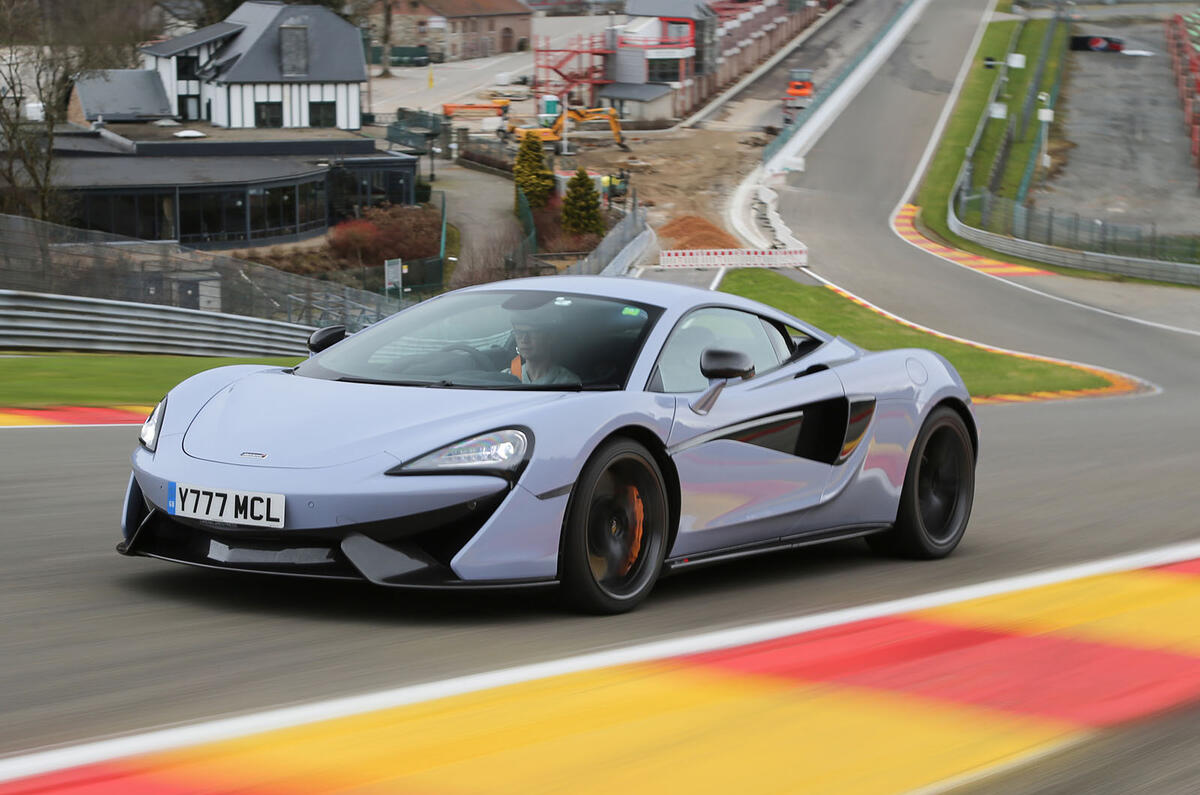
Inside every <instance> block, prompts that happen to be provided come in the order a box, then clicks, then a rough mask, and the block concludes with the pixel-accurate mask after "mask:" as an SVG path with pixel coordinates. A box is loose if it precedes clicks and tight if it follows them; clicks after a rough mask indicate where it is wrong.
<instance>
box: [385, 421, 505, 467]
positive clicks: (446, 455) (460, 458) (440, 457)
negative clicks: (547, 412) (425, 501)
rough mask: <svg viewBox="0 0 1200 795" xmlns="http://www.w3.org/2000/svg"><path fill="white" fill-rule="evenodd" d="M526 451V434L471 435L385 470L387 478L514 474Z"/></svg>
mask: <svg viewBox="0 0 1200 795" xmlns="http://www.w3.org/2000/svg"><path fill="white" fill-rule="evenodd" d="M528 452H529V435H528V434H527V432H525V431H521V430H517V429H516V428H506V429H504V430H500V431H492V432H490V433H484V434H480V435H479V436H472V437H471V438H470V439H463V440H462V441H461V442H455V443H454V444H450V445H446V446H445V447H443V448H441V449H439V450H434V451H433V452H432V453H427V454H426V455H423V456H421V457H420V458H417V459H414V460H412V461H409V462H407V463H404V464H400V465H399V466H396V467H393V468H391V469H389V470H388V471H387V474H389V475H411V474H414V473H419V472H446V471H456V470H470V471H481V470H482V471H496V472H504V473H511V472H515V471H516V470H517V469H518V468H519V467H520V466H521V464H523V463H524V462H525V456H526V454H527V453H528Z"/></svg>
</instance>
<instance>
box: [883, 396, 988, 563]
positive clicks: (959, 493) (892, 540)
mask: <svg viewBox="0 0 1200 795" xmlns="http://www.w3.org/2000/svg"><path fill="white" fill-rule="evenodd" d="M974 499H975V448H974V445H973V443H972V441H971V434H970V432H969V431H968V430H967V426H966V423H965V422H963V419H962V417H961V416H959V414H958V412H956V411H954V410H953V409H951V408H948V407H946V406H942V407H940V408H938V409H935V410H934V411H933V412H931V413H930V415H929V418H928V419H927V420H926V421H925V425H924V426H922V427H921V432H920V433H919V434H918V435H917V440H916V442H915V444H914V445H913V452H912V456H911V457H910V458H909V462H908V470H907V471H906V473H905V476H904V488H903V490H902V491H901V493H900V509H899V511H898V513H897V515H896V524H895V526H894V527H893V528H892V529H891V530H889V531H887V532H886V533H880V534H878V535H873V536H868V537H867V543H868V544H869V545H870V546H871V548H872V549H873V550H875V551H876V552H881V553H885V554H889V555H899V556H901V557H907V558H923V559H934V558H944V557H945V556H947V555H949V554H950V553H951V552H953V551H954V548H955V547H956V546H958V542H959V541H961V540H962V537H963V533H964V532H965V531H966V529H967V521H968V520H969V519H970V518H971V506H972V504H973V502H974Z"/></svg>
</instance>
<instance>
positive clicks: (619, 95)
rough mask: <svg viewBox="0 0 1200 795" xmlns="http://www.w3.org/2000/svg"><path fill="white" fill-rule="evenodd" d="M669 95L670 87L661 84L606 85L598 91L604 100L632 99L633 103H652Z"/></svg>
mask: <svg viewBox="0 0 1200 795" xmlns="http://www.w3.org/2000/svg"><path fill="white" fill-rule="evenodd" d="M669 93H671V87H670V86H666V85H663V84H662V83H606V84H605V85H603V86H601V87H600V91H599V95H600V96H601V97H603V98H604V99H632V100H634V101H635V102H652V101H654V100H656V99H658V98H659V97H662V96H666V95H667V94H669Z"/></svg>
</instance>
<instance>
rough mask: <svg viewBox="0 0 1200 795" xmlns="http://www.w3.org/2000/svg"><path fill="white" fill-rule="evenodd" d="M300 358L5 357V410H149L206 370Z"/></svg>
mask: <svg viewBox="0 0 1200 795" xmlns="http://www.w3.org/2000/svg"><path fill="white" fill-rule="evenodd" d="M300 361H301V358H300V357H290V358H288V357H280V358H270V357H266V358H245V359H243V358H225V357H215V356H213V357H209V356H141V355H136V354H116V353H113V354H108V353H54V354H48V355H45V356H42V355H36V356H14V357H12V358H0V406H3V407H5V408H40V407H43V406H146V405H154V404H155V403H157V402H158V401H159V400H161V399H162V396H163V395H165V394H166V393H167V390H169V389H170V388H171V387H173V386H175V385H176V384H177V383H179V382H180V381H182V380H183V379H185V378H187V377H188V376H191V375H195V374H196V373H198V372H200V371H202V370H209V369H211V368H213V367H221V366H222V365H226V364H270V365H277V366H280V367H290V366H291V365H293V364H297V363H299V362H300Z"/></svg>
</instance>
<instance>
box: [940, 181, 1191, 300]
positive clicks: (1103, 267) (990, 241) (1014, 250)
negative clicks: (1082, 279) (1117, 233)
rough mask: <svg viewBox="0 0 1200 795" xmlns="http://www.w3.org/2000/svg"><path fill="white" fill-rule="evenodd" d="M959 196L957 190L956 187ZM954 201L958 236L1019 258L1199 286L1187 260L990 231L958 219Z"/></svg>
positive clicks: (952, 219)
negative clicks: (1127, 254)
mask: <svg viewBox="0 0 1200 795" xmlns="http://www.w3.org/2000/svg"><path fill="white" fill-rule="evenodd" d="M956 195H957V190H956ZM954 205H955V201H953V200H951V201H950V202H948V203H947V205H946V225H947V226H949V227H950V230H951V231H952V232H954V234H956V235H958V236H959V237H963V238H966V239H967V240H970V241H972V242H974V243H978V244H979V245H981V246H985V247H987V248H990V249H992V250H993V251H1001V252H1004V253H1005V254H1012V255H1013V256H1017V257H1024V258H1026V259H1031V260H1036V261H1038V262H1048V263H1050V264H1052V265H1062V266H1064V267H1068V268H1081V269H1083V270H1090V271H1101V272H1103V273H1115V274H1119V275H1121V276H1132V277H1134V278H1138V279H1154V280H1155V281H1162V282H1175V283H1177V284H1192V285H1197V286H1200V265H1192V264H1190V263H1185V262H1166V261H1163V260H1152V259H1143V258H1140V257H1123V256H1119V255H1115V254H1101V253H1098V252H1095V251H1081V250H1075V249H1069V248H1061V247H1059V246H1052V245H1048V244H1045V243H1035V242H1033V241H1031V240H1024V239H1021V238H1017V237H1008V236H1007V235H1001V234H997V233H995V232H988V231H985V230H983V229H978V228H976V227H973V226H969V225H967V224H966V223H964V222H963V221H962V220H960V219H959V217H958V215H957V213H955V211H954Z"/></svg>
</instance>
